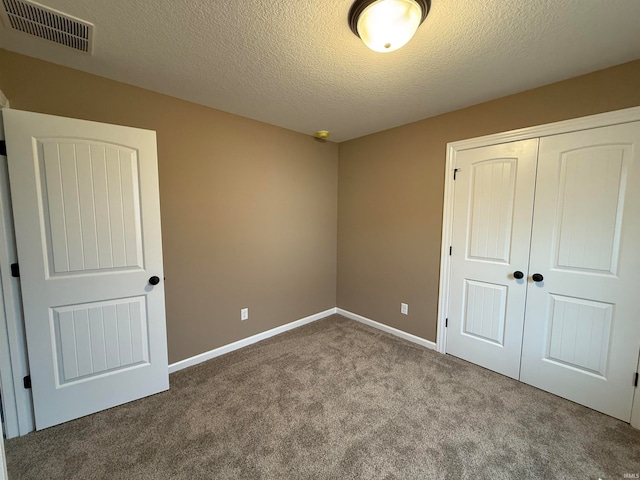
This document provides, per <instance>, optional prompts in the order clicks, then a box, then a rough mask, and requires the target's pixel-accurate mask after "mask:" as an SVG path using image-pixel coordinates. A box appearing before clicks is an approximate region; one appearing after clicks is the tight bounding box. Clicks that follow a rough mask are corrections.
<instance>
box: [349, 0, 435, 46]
mask: <svg viewBox="0 0 640 480" xmlns="http://www.w3.org/2000/svg"><path fill="white" fill-rule="evenodd" d="M376 1H378V0H356V1H355V2H353V5H351V8H350V9H349V15H348V17H347V18H348V19H349V28H351V31H352V32H353V33H354V34H355V35H356V36H357V37H360V34H359V33H358V18H359V17H360V14H361V13H362V12H363V11H364V9H365V8H367V7H368V6H369V5H371V4H372V3H374V2H376ZM413 1H414V2H416V3H417V4H418V5H419V6H420V10H421V11H422V18H421V19H420V24H419V25H421V24H422V22H424V20H425V18H427V15H428V14H429V10H430V9H431V0H413Z"/></svg>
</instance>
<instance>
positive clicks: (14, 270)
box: [11, 263, 20, 277]
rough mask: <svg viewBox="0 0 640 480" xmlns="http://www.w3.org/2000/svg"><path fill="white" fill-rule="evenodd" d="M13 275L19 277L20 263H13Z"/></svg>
mask: <svg viewBox="0 0 640 480" xmlns="http://www.w3.org/2000/svg"><path fill="white" fill-rule="evenodd" d="M11 276H12V277H19V276H20V265H18V264H17V263H12V264H11Z"/></svg>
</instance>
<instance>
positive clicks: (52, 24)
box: [0, 0, 93, 53]
mask: <svg viewBox="0 0 640 480" xmlns="http://www.w3.org/2000/svg"><path fill="white" fill-rule="evenodd" d="M2 6H3V9H0V16H2V19H3V20H4V23H5V25H6V26H7V27H8V28H12V29H14V30H19V31H20V32H25V33H28V34H30V35H35V36H36V37H40V38H44V39H45V40H49V41H51V42H55V43H59V44H60V45H64V46H66V47H70V48H74V49H76V50H80V51H81V52H86V53H91V52H92V50H93V25H92V24H91V23H89V22H85V21H84V20H80V19H77V18H74V17H72V16H70V15H66V14H64V13H61V12H58V11H56V10H53V9H51V8H49V7H45V6H44V5H40V4H38V3H35V2H31V1H28V0H2Z"/></svg>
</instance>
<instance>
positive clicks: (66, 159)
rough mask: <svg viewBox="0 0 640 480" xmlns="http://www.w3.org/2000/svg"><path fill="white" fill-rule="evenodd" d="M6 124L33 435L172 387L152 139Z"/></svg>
mask: <svg viewBox="0 0 640 480" xmlns="http://www.w3.org/2000/svg"><path fill="white" fill-rule="evenodd" d="M3 117H4V125H5V133H6V139H7V157H8V162H9V177H10V184H11V196H12V202H13V211H14V221H15V231H16V241H17V248H18V259H19V267H20V281H21V287H22V295H23V306H24V317H25V327H26V335H27V347H28V356H29V364H30V374H31V380H32V388H33V402H34V412H35V422H36V428H37V429H38V430H40V429H43V428H46V427H49V426H52V425H56V424H58V423H62V422H65V421H67V420H71V419H74V418H78V417H81V416H83V415H88V414H90V413H94V412H97V411H100V410H103V409H106V408H110V407H113V406H115V405H119V404H122V403H125V402H129V401H131V400H135V399H138V398H141V397H144V396H147V395H151V394H154V393H157V392H160V391H163V390H166V389H168V388H169V382H168V371H167V345H166V326H165V308H164V289H163V283H162V282H161V281H162V279H163V268H162V247H161V237H160V206H159V196H158V171H157V153H156V139H155V133H154V132H151V131H147V130H140V129H135V128H128V127H121V126H115V125H105V124H100V123H94V122H87V121H81V120H75V119H68V118H62V117H54V116H50V115H41V114H35V113H29V112H22V111H15V110H4V111H3Z"/></svg>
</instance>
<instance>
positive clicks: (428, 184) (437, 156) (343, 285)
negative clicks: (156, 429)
mask: <svg viewBox="0 0 640 480" xmlns="http://www.w3.org/2000/svg"><path fill="white" fill-rule="evenodd" d="M638 85H640V61H636V62H631V63H628V64H624V65H620V66H618V67H614V68H610V69H607V70H603V71H600V72H595V73H592V74H589V75H585V76H582V77H577V78H574V79H570V80H566V81H563V82H559V83H555V84H552V85H548V86H545V87H541V88H538V89H535V90H530V91H528V92H524V93H520V94H517V95H512V96H509V97H504V98H501V99H498V100H494V101H491V102H487V103H484V104H480V105H476V106H473V107H470V108H466V109H463V110H458V111H455V112H451V113H447V114H444V115H440V116H437V117H433V118H428V119H425V120H422V121H419V122H415V123H412V124H409V125H405V126H402V127H398V128H395V129H391V130H387V131H384V132H380V133H377V134H374V135H369V136H366V137H362V138H360V139H356V140H352V141H349V142H344V143H342V144H340V145H339V147H338V146H337V145H335V144H332V143H319V142H316V141H315V140H313V139H312V138H311V137H308V136H305V135H301V134H298V133H294V132H291V131H288V130H284V129H281V128H278V127H274V126H270V125H267V124H264V123H260V122H256V121H253V120H249V119H246V118H242V117H238V116H235V115H231V114H227V113H224V112H220V111H217V110H214V109H211V108H206V107H202V106H198V105H195V104H192V103H189V102H185V101H182V100H178V99H175V98H172V97H168V96H164V95H160V94H157V93H153V92H150V91H147V90H143V89H140V88H136V87H133V86H130V85H125V84H122V83H118V82H114V81H111V80H107V79H104V78H100V77H97V76H93V75H89V74H85V73H81V72H78V71H75V70H71V69H68V68H64V67H60V66H56V65H53V64H49V63H46V62H42V61H39V60H35V59H32V58H29V57H25V56H22V55H18V54H14V53H10V52H7V51H5V50H1V49H0V90H2V91H3V92H4V94H5V95H6V96H7V97H8V98H9V100H10V102H11V106H12V108H17V109H23V110H31V111H36V112H43V113H51V114H56V115H63V116H69V117H76V118H84V119H90V120H96V121H102V122H108V123H116V124H122V125H130V126H136V127H142V128H149V129H153V130H156V131H157V134H158V151H159V167H160V201H161V209H162V222H163V247H164V261H165V274H166V283H165V289H166V295H167V326H168V340H169V357H170V362H175V361H178V360H181V359H183V358H187V357H189V356H192V355H196V354H198V353H201V352H204V351H207V350H210V349H213V348H216V347H219V346H221V345H225V344H228V343H230V342H233V341H235V340H238V339H241V338H245V337H248V336H250V335H253V334H255V333H259V332H262V331H264V330H267V329H269V328H273V327H276V326H278V325H282V324H284V323H287V322H290V321H293V320H296V319H298V318H302V317H304V316H307V315H311V314H313V313H317V312H319V311H322V310H326V309H328V308H332V307H334V306H335V305H336V304H337V305H338V306H339V307H341V308H344V309H346V310H349V311H352V312H355V313H358V314H361V315H364V316H366V317H369V318H372V319H374V320H377V321H379V322H382V323H385V324H387V325H390V326H393V327H396V328H399V329H402V330H405V331H407V332H410V333H413V334H415V335H418V336H420V337H423V338H426V339H429V340H435V331H436V315H437V295H438V275H439V272H438V270H439V261H440V258H439V256H440V238H441V223H442V207H443V205H442V198H443V192H444V165H445V147H446V144H447V142H451V141H455V140H462V139H465V138H471V137H476V136H480V135H486V134H490V133H496V132H501V131H506V130H512V129H516V128H521V127H526V126H531V125H539V124H543V123H549V122H554V121H558V120H564V119H568V118H574V117H579V116H584V115H590V114H594V113H599V112H604V111H610V110H615V109H620V108H625V107H630V106H636V105H640V89H639V88H638ZM338 154H339V159H340V161H339V171H338ZM338 177H339V189H338ZM338 204H339V212H338ZM336 225H337V232H336ZM336 238H337V242H338V247H337V252H336ZM336 257H337V264H338V266H339V268H338V271H337V301H336ZM401 302H405V303H408V304H409V315H408V316H404V315H401V314H400V303H401ZM243 307H249V309H250V319H249V320H248V321H246V322H240V320H239V313H240V312H239V310H240V308H243Z"/></svg>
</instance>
